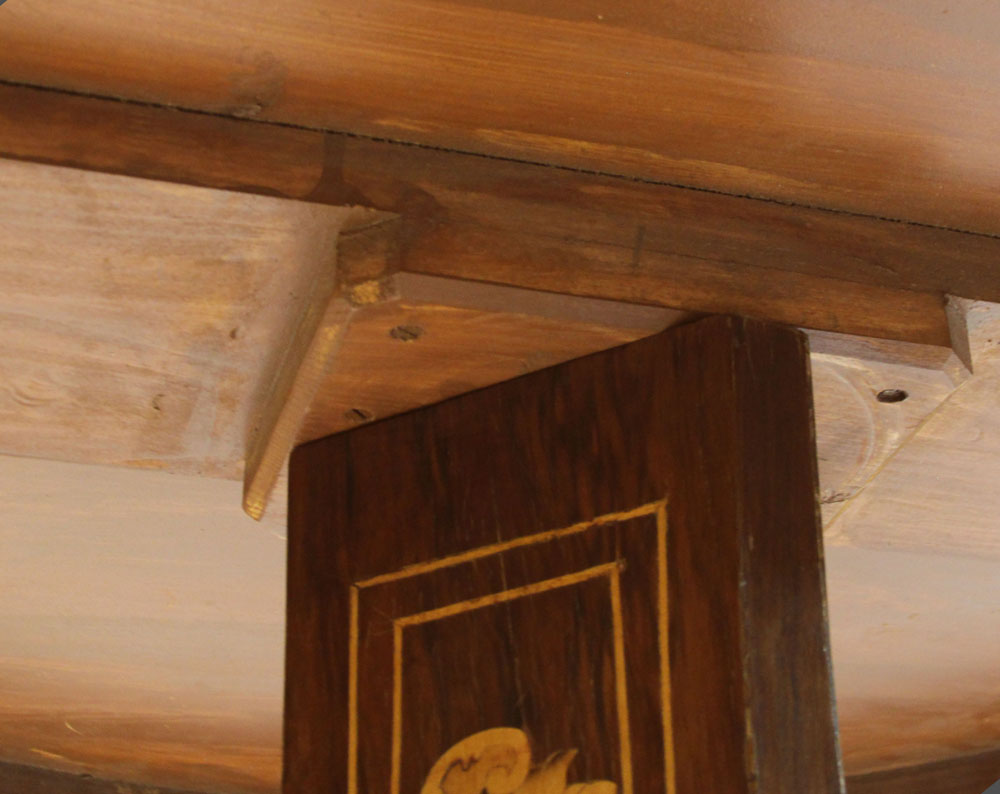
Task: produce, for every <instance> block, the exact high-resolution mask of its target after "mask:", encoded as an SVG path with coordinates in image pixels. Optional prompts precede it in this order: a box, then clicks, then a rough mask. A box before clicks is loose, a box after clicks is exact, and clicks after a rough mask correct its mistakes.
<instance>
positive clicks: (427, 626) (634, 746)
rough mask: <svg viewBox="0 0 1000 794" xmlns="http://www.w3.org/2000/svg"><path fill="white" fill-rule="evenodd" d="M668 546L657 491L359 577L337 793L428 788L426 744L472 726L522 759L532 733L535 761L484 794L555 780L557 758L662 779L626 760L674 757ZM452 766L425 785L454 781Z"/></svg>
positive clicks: (437, 744) (658, 762) (353, 596)
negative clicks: (580, 517) (341, 789)
mask: <svg viewBox="0 0 1000 794" xmlns="http://www.w3.org/2000/svg"><path fill="white" fill-rule="evenodd" d="M666 554H667V510H666V504H665V502H663V501H658V502H653V503H649V504H645V505H642V506H640V507H638V508H636V509H633V510H629V511H627V512H621V513H612V514H607V515H603V516H600V517H598V518H595V519H594V520H591V521H587V522H584V523H580V524H576V525H573V526H569V527H564V528H560V529H554V530H550V531H545V532H541V533H537V534H532V535H527V536H523V537H518V538H515V539H513V540H508V541H505V542H501V543H497V544H493V545H488V546H484V547H481V548H476V549H473V550H470V551H466V552H464V553H461V554H456V555H452V556H448V557H444V558H442V559H437V560H433V561H430V562H427V563H423V564H419V565H413V566H409V567H406V568H403V569H402V570H398V571H393V572H390V573H386V574H383V575H379V576H374V577H370V578H367V579H364V580H362V581H358V582H355V583H354V584H353V586H352V587H351V588H350V632H349V640H350V659H349V686H350V692H349V726H348V727H349V737H348V741H349V748H348V778H347V781H346V782H347V791H348V794H358V793H359V792H361V794H375V792H383V791H388V792H389V794H417V792H418V790H419V789H418V788H417V787H418V786H420V784H421V781H424V780H425V779H426V781H427V783H426V784H425V788H424V792H425V794H427V792H428V791H429V789H427V788H426V786H432V788H433V785H434V784H433V780H432V778H433V777H434V775H433V774H431V775H428V769H429V768H431V767H430V765H429V759H431V760H432V759H434V758H448V757H452V758H454V757H455V756H456V754H457V755H459V756H460V755H461V754H462V753H463V752H466V751H468V748H469V744H468V742H469V740H470V738H471V737H473V736H479V737H480V738H481V737H482V736H484V735H485V736H487V737H489V736H494V737H496V736H501V738H503V736H506V739H505V741H506V745H505V746H506V747H507V750H503V748H502V747H500V746H495V747H493V751H494V752H495V753H501V755H502V753H503V752H515V751H516V752H515V755H517V757H518V758H522V760H523V756H524V754H525V753H527V755H528V757H529V758H530V750H528V746H527V742H528V738H527V737H528V736H530V737H531V745H532V746H533V747H534V749H535V751H536V753H537V754H538V756H539V757H538V759H536V761H540V763H539V764H538V765H537V766H532V767H530V768H526V769H525V774H524V776H523V778H522V779H520V780H519V781H508V785H507V786H506V787H505V786H504V785H503V784H499V783H498V784H497V785H499V788H497V789H496V791H495V792H493V794H513V792H515V791H517V790H518V789H519V788H520V787H521V786H523V785H527V786H528V788H527V789H526V790H531V791H534V790H535V787H537V786H538V785H540V784H541V783H542V782H545V785H546V786H549V787H554V788H552V791H556V790H558V792H560V793H561V792H562V791H563V789H564V788H566V785H567V784H566V774H567V772H571V773H572V775H573V776H574V777H575V778H576V779H577V780H578V781H582V782H586V781H603V784H604V787H603V788H600V789H593V790H594V791H595V792H596V791H598V790H599V791H600V792H601V794H608V792H609V789H608V788H607V786H614V788H615V790H616V791H620V792H621V794H634V792H638V791H642V792H654V791H656V792H660V791H665V790H666V788H667V787H665V786H664V785H663V781H664V780H665V779H667V778H668V775H667V774H663V773H661V774H659V775H655V776H652V779H654V780H658V781H659V783H658V784H657V785H655V786H650V785H649V784H648V782H647V783H645V784H643V785H641V786H638V785H637V783H636V776H635V769H636V768H637V766H638V768H641V769H644V770H651V769H657V768H659V769H660V770H662V772H666V770H668V769H670V768H671V767H672V762H671V761H670V760H669V758H670V755H671V741H670V735H671V714H670V697H669V675H668V658H667V638H668V625H667V622H668V613H667V582H666V570H667V569H666ZM633 670H640V671H642V672H643V677H642V678H641V679H638V678H637V676H636V675H635V674H633ZM650 670H656V671H657V675H656V676H655V678H656V679H658V680H653V681H651V680H650V677H649V671H650ZM651 684H654V685H653V686H651ZM359 702H363V703H365V704H366V707H365V708H364V709H360V708H359V705H358V704H359ZM498 726H507V727H506V728H501V730H502V731H503V730H506V731H508V733H506V734H497V733H495V732H494V731H496V730H497V727H498ZM521 729H523V731H524V732H522V731H521ZM484 732H485V733H484ZM519 737H524V744H523V746H522V744H521V740H520V738H519ZM477 741H478V740H477ZM501 744H503V743H502V742H501ZM491 746H492V745H491ZM449 747H451V748H452V749H451V750H450V751H449V750H448V748H449ZM511 748H514V749H513V750H511ZM449 753H450V756H449ZM556 753H558V754H559V755H558V756H556V755H552V754H556ZM442 754H443V755H442ZM518 754H519V755H518ZM546 758H548V761H546ZM557 758H558V759H561V761H559V764H555V762H556V759H557ZM574 758H575V760H574ZM571 761H572V762H573V763H572V767H570V762H571ZM524 763H527V762H524ZM466 764H468V759H467V760H466ZM553 764H555V765H553ZM560 764H561V765H560ZM439 766H440V761H439V764H438V765H437V766H435V767H434V769H438V768H439ZM538 775H542V777H538ZM515 777H516V776H515ZM450 779H451V781H452V785H450V786H439V787H438V788H437V789H434V790H435V791H442V792H446V793H447V794H464V792H465V789H464V788H462V787H461V786H459V787H458V788H455V787H454V786H455V785H457V784H456V783H455V781H456V780H457V779H458V778H456V777H454V776H452V777H451V778H450ZM469 780H471V778H470V779H469ZM532 781H533V782H532ZM439 782H440V781H439ZM466 782H468V781H466ZM514 782H516V783H517V785H513V783H514ZM529 783H530V785H529ZM463 785H465V784H463ZM511 785H513V787H511ZM453 789H454V790H453ZM487 790H489V789H487ZM589 790H591V789H590V788H589V787H588V791H589ZM479 791H480V790H477V791H476V793H475V794H479ZM539 791H540V794H541V792H542V791H544V792H545V794H548V792H549V788H544V789H540V790H539Z"/></svg>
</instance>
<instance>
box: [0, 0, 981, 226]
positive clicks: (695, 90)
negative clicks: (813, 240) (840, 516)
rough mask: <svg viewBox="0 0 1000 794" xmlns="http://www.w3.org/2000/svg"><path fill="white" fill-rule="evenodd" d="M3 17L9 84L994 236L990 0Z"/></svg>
mask: <svg viewBox="0 0 1000 794" xmlns="http://www.w3.org/2000/svg"><path fill="white" fill-rule="evenodd" d="M3 24H4V41H5V46H4V48H3V51H2V52H0V77H3V78H4V79H6V80H10V81H15V82H21V83H29V84H40V85H48V86H54V87H58V88H64V89H71V90H75V91H81V92H85V93H95V94H101V95H105V96H114V97H126V98H132V99H137V100H143V101H151V102H156V103H161V104H167V105H176V106H182V107H190V108H197V109H202V110H207V111H211V112H217V113H223V114H228V115H234V116H242V117H252V118H258V119H267V120H273V121H282V122H288V123H292V124H299V125H306V126H310V127H316V128H324V129H337V130H343V131H348V132H354V133H362V134H366V135H374V136H378V137H385V138H390V139H395V140H402V141H410V142H416V143H421V144H429V145H433V146H438V147H447V148H453V149H459V150H466V151H473V152H481V153H487V154H492V155H499V156H503V157H514V158H518V159H523V160H531V161H536V162H543V163H555V164H560V165H563V166H568V167H574V168H583V169H588V170H597V171H605V172H611V173H617V174H622V175H627V176H632V177H638V178H642V179H646V180H652V181H658V182H667V183H675V184H685V185H691V186H696V187H701V188H705V189H710V190H718V191H724V192H728V193H733V194H740V195H755V196H762V197H767V198H772V199H775V200H779V201H785V202H795V203H800V204H806V205H813V206H825V207H830V208H834V209H838V210H843V211H846V212H860V213H864V214H868V215H874V216H880V217H889V218H899V219H907V220H912V221H918V222H921V223H928V224H933V225H938V226H946V227H953V228H959V229H967V230H970V231H977V232H981V233H985V234H997V233H1000V221H998V220H997V213H996V200H995V196H996V193H997V190H998V188H1000V165H998V158H997V157H996V151H997V150H996V145H997V144H996V141H997V139H998V133H1000V88H998V83H997V80H996V75H997V73H998V72H1000V11H998V10H997V9H996V7H995V6H994V5H993V4H990V3H984V2H972V1H971V0H969V1H967V2H959V3H956V4H951V5H949V6H947V7H942V6H941V5H940V4H939V3H934V2H930V0H920V1H919V2H914V3H908V4H906V5H905V6H900V5H899V4H897V3H893V2H891V0H880V2H861V1H860V0H856V1H853V2H844V3H837V4H833V5H831V4H829V3H825V2H822V0H779V1H778V2H759V1H758V0H740V2H736V3H733V2H723V1H722V0H713V2H709V3H700V4H688V3H684V2H681V1H680V0H674V2H669V3H662V4H661V3H653V2H647V1H646V0H641V1H639V2H629V3H624V4H622V3H619V4H614V5H611V6H607V5H604V4H601V3H598V2H596V0H589V2H587V3H578V2H576V0H510V2H505V3H501V4H494V3H488V2H485V1H484V0H383V2H379V3H374V4H373V3H365V2H360V0H338V1H337V2H334V3H330V2H321V0H294V2H290V3H284V4H282V6H281V8H280V10H279V9H278V8H277V7H276V6H274V5H273V4H271V3H267V2H264V0H250V2H244V3H241V4H240V7H239V13H236V14H234V12H233V9H232V6H231V4H230V3H228V2H225V1H224V0H210V2H204V3H198V4H191V3H184V2H181V1H180V0H168V1H167V2H157V3H130V4H123V3H121V2H120V0H90V1H89V2H83V0H57V1H56V2H49V3H46V4H45V5H42V6H39V5H37V4H31V3H20V4H14V5H13V6H7V7H6V8H4V20H3ZM95 53H100V56H99V57H98V56H96V55H95Z"/></svg>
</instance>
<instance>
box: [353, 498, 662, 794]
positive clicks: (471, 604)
mask: <svg viewBox="0 0 1000 794" xmlns="http://www.w3.org/2000/svg"><path fill="white" fill-rule="evenodd" d="M643 516H653V517H654V518H655V519H656V524H655V531H656V534H657V558H656V566H657V568H656V570H657V633H658V644H659V648H660V654H659V655H660V678H661V684H660V696H661V698H662V703H661V713H662V715H663V731H664V756H665V759H666V763H667V767H668V780H667V791H668V794H669V793H670V792H673V790H674V784H673V780H674V767H673V763H674V759H673V747H672V744H671V739H670V737H671V735H672V730H673V726H672V721H671V712H670V683H669V678H670V660H669V653H668V636H669V635H668V634H667V632H668V630H669V623H668V609H667V587H666V570H667V568H666V562H667V560H666V554H667V543H666V533H667V506H666V502H665V501H658V502H652V503H650V504H646V505H641V506H639V507H637V508H633V509H631V510H626V511H621V512H617V513H609V514H606V515H602V516H598V517H596V518H594V519H591V520H589V521H583V522H580V523H578V524H573V525H571V526H569V527H563V528H560V529H556V530H549V531H546V532H539V533H536V534H534V535H527V536H521V537H518V538H514V539H512V540H509V541H504V542H501V543H496V544H491V545H489V546H484V547H480V548H476V549H471V550H469V551H467V552H463V553H461V554H455V555H451V556H448V557H444V558H442V559H439V560H432V561H429V562H425V563H420V564H418V565H413V566H408V567H406V568H403V569H401V570H399V571H393V572H389V573H386V574H380V575H378V576H374V577H370V578H368V579H365V580H362V581H359V582H356V583H355V584H354V585H353V586H352V587H351V588H350V599H351V604H350V625H349V627H348V641H349V643H350V647H349V656H348V675H349V683H348V686H349V690H348V704H349V705H348V709H349V711H348V737H347V744H348V772H347V792H348V794H356V792H357V790H358V789H357V786H358V773H357V764H358V722H359V715H358V713H357V708H358V655H359V644H360V641H361V637H360V627H359V623H358V613H359V600H360V597H361V594H362V592H363V591H364V590H365V589H368V588H372V587H378V586H382V585H387V584H391V583H393V582H396V581H399V580H401V579H408V578H410V577H414V576H420V575H423V574H428V573H432V572H435V571H440V570H443V569H447V568H451V567H456V566H459V565H462V564H464V563H469V562H473V561H475V560H481V559H484V558H486V557H490V556H494V555H500V554H504V553H505V552H509V551H512V550H514V549H518V548H523V547H525V546H530V545H537V544H542V543H550V542H558V541H559V540H560V539H562V538H566V537H569V536H572V535H575V534H579V533H581V532H586V531H587V530H590V529H593V528H595V527H601V526H606V525H608V524H613V523H619V522H623V521H629V520H631V519H635V518H640V517H643ZM621 565H622V562H621V561H617V562H610V563H603V564H599V565H596V566H593V567H590V568H587V569H585V570H582V571H577V572H575V573H572V574H567V575H564V576H560V577H556V578H552V579H545V580H542V581H539V582H534V583H531V584H527V585H524V586H522V587H518V588H512V589H510V590H504V591H500V592H496V593H489V594H486V595H483V596H478V597H475V598H471V599H467V600H463V601H459V602H456V603H452V604H446V605H443V606H440V607H437V608H435V609H430V610H425V611H421V612H416V613H412V614H404V615H400V616H396V617H394V618H393V619H392V632H393V651H392V653H393V658H392V669H393V684H392V726H391V734H392V744H391V747H392V749H391V758H390V764H391V766H390V770H391V771H390V792H391V794H399V792H400V790H401V785H402V781H401V778H400V769H401V757H402V742H403V738H404V737H403V732H402V711H403V697H404V692H403V683H402V682H403V642H404V633H405V629H406V628H407V627H409V626H417V625H421V624H424V623H428V622H431V621H435V620H441V619H444V618H447V617H451V616H454V615H458V614H462V613H465V612H469V611H473V610H477V609H483V608H486V607H490V606H493V605H496V604H500V603H504V602H507V601H511V600H514V599H518V598H525V597H530V596H532V595H536V594H538V593H543V592H548V591H550V590H554V589H558V588H562V587H570V586H573V585H575V584H579V583H581V582H585V581H590V580H592V579H597V578H605V577H606V578H607V579H608V583H609V598H610V599H611V614H612V620H613V623H614V625H613V626H612V636H613V643H614V648H613V656H614V664H615V698H616V710H617V721H618V729H619V747H620V753H621V765H622V791H623V794H630V792H631V791H632V790H633V780H632V761H631V741H630V730H629V712H628V688H627V683H626V678H627V677H626V672H625V667H626V664H627V649H626V648H625V645H624V630H623V623H622V604H621V596H620V589H619V579H618V577H619V575H620V572H621Z"/></svg>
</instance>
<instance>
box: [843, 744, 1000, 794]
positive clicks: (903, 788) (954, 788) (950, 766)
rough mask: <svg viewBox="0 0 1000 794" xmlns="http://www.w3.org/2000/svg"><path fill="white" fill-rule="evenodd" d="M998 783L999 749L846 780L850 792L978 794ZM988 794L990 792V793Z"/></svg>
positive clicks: (999, 771)
mask: <svg viewBox="0 0 1000 794" xmlns="http://www.w3.org/2000/svg"><path fill="white" fill-rule="evenodd" d="M997 782H1000V751H998V750H994V751H992V752H988V753H979V754H977V755H968V756H959V757H957V758H949V759H947V760H944V761H938V762H936V763H932V764H921V765H919V766H912V767H903V768H901V769H887V770H885V771H882V772H871V773H869V774H867V775H859V776H857V777H855V778H852V779H850V780H849V785H848V791H849V792H850V794H980V792H985V791H986V790H987V789H989V788H990V786H992V785H993V784H994V783H997ZM991 794H992V792H991Z"/></svg>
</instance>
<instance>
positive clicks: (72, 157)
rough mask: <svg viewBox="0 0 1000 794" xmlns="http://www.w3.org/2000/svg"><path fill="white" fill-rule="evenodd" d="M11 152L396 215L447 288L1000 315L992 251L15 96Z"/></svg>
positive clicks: (885, 319)
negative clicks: (975, 302) (995, 311)
mask: <svg viewBox="0 0 1000 794" xmlns="http://www.w3.org/2000/svg"><path fill="white" fill-rule="evenodd" d="M191 141H197V142H198V146H192V145H190V142H191ZM0 152H2V153H3V155H4V156H5V157H10V158H17V159H27V160H33V161H36V162H44V163H56V164H61V165H68V166H74V167H79V168H86V169H94V170H102V171H110V172H114V173H123V174H128V175H134V176H143V177H148V178H154V179H160V180H167V181H180V182H184V183H193V184H201V185H207V186H212V187H220V188H225V189H233V190H242V191H250V192H263V193H266V194H270V195H273V194H279V195H284V196H288V197H292V198H309V199H310V200H312V201H320V202H325V203H332V204H336V205H364V206H369V207H375V208H378V209H381V210H387V211H392V212H397V213H400V214H401V215H402V216H403V217H404V218H405V219H406V222H405V224H403V225H402V227H401V229H400V234H399V238H398V242H397V243H396V245H395V248H394V249H393V261H394V262H395V265H396V267H397V268H400V267H402V268H409V269H420V270H426V271H428V272H436V273H438V274H439V275H452V276H459V277H466V278H485V279H487V280H491V281H504V280H506V281H508V283H511V284H514V285H518V286H523V287H535V288H541V289H554V290H556V291H560V292H573V293H577V294H584V295H590V296H592V297H606V298H615V299H620V300H633V301H640V302H652V303H660V304H661V305H668V306H674V307H675V308H691V309H697V308H699V306H697V305H689V306H681V305H679V302H682V301H687V302H692V303H695V304H696V303H698V302H700V303H701V306H700V308H701V310H703V311H709V312H713V311H734V312H735V311H739V312H742V313H744V314H753V315H755V316H768V314H769V313H771V312H773V313H774V315H773V319H775V320H780V321H782V322H790V323H792V324H797V325H802V326H805V327H813V328H824V329H827V330H834V331H841V332H847V333H860V334H865V335H873V336H893V335H895V336H896V337H897V338H903V339H911V340H914V341H936V343H938V344H942V343H944V342H943V341H942V340H946V339H947V338H948V337H947V330H946V327H945V324H944V321H943V320H942V318H941V316H940V311H939V309H940V305H941V301H940V297H939V296H940V295H941V293H951V294H957V295H962V296H966V297H970V298H979V299H983V300H1000V282H998V280H997V279H996V277H995V274H994V270H993V267H994V263H995V262H996V260H997V257H998V255H1000V240H998V239H995V238H992V237H988V236H982V235H972V234H964V233H960V232H955V231H950V230H945V229H940V228H929V227H926V226H923V225H920V224H913V223H897V222H890V221H885V220H879V219H876V218H871V217H860V216H856V215H850V214H843V213H836V212H830V211H825V210H821V209H814V208H809V207H799V206H788V205H784V204H780V203H774V202H769V201H758V200H751V199H747V198H740V197H734V196H727V195H720V194H716V193H711V192H705V191H697V190H686V189H681V188H678V187H674V186H670V185H663V184H650V183H645V182H641V181H636V180H630V179H622V178H616V177H613V176H605V175H600V174H593V173H584V172H578V171H571V170H566V169H560V168H551V167H545V166H541V165H532V164H528V163H517V162H509V161H505V160H497V159H491V158H484V157H475V156H469V155H463V154H458V153H454V152H441V151H433V150H429V149H423V148H419V147H413V146H404V145H399V144H393V143H389V142H385V141H372V140H365V139H361V138H356V137H352V136H347V135H336V134H323V133H320V132H315V131H310V130H303V129H293V128H288V127H281V126H276V125H268V124H259V123H252V122H250V121H240V120H236V119H227V118H220V117H217V116H209V115H204V114H194V113H184V112H181V111H178V110H171V109H166V108H157V107H149V106H143V105H137V104H129V103H124V102H109V101H106V100H100V99H94V98H85V97H75V96H72V95H67V94H62V93H59V92H53V91H38V90H33V89H28V88H20V87H12V86H0ZM843 282H849V283H846V284H845V283H843ZM912 292H916V293H930V294H928V295H924V294H917V295H914V294H911V293H912ZM727 307H728V308H727Z"/></svg>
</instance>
